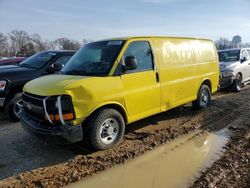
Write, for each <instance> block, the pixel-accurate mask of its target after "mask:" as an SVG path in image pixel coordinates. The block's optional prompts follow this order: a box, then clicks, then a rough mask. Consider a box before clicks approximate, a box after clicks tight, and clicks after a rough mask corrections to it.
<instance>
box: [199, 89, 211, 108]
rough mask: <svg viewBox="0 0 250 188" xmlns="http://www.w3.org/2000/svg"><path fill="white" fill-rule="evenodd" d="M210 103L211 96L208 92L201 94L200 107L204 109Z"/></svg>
mask: <svg viewBox="0 0 250 188" xmlns="http://www.w3.org/2000/svg"><path fill="white" fill-rule="evenodd" d="M208 101H209V94H208V91H206V90H204V91H202V93H201V101H200V105H201V106H202V107H206V106H207V104H208Z"/></svg>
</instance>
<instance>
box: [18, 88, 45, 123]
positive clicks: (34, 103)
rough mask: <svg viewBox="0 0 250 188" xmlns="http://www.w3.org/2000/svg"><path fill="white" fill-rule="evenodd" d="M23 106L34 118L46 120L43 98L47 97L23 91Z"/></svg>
mask: <svg viewBox="0 0 250 188" xmlns="http://www.w3.org/2000/svg"><path fill="white" fill-rule="evenodd" d="M22 97H23V107H24V110H25V112H26V114H27V115H28V116H29V117H30V118H32V119H34V120H38V121H41V122H44V121H45V118H44V114H45V113H44V109H43V99H44V98H45V97H42V96H37V95H33V94H30V93H26V92H25V93H23V96H22Z"/></svg>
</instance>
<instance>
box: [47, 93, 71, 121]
mask: <svg viewBox="0 0 250 188" xmlns="http://www.w3.org/2000/svg"><path fill="white" fill-rule="evenodd" d="M46 105H47V112H48V114H49V117H50V119H51V120H52V121H60V120H61V119H60V112H61V116H62V117H61V118H62V119H63V120H65V121H69V120H73V119H75V111H74V106H73V102H72V99H71V96H69V95H61V96H60V97H59V96H52V97H49V98H48V99H47V101H46Z"/></svg>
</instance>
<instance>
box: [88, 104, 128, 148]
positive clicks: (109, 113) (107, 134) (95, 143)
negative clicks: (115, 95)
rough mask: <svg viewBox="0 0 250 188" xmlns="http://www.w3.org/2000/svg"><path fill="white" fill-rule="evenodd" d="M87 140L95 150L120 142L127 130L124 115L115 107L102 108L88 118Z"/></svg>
mask: <svg viewBox="0 0 250 188" xmlns="http://www.w3.org/2000/svg"><path fill="white" fill-rule="evenodd" d="M86 126H87V127H86V128H87V131H86V133H87V134H86V136H87V142H88V143H89V144H90V146H91V148H93V149H94V150H96V151H98V150H105V149H109V148H112V147H114V146H115V145H116V144H118V143H119V142H120V141H121V139H122V137H123V134H124V131H125V122H124V119H123V117H122V115H121V114H120V113H119V112H118V111H117V110H115V109H110V108H106V109H102V110H100V111H97V112H96V113H95V114H93V115H92V116H91V117H90V118H89V119H88V120H87V125H86Z"/></svg>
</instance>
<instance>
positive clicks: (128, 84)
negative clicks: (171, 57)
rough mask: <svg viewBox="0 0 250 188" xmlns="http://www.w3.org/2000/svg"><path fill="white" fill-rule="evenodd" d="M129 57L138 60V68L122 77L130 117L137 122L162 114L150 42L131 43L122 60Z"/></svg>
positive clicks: (158, 84) (158, 85) (159, 91)
mask: <svg viewBox="0 0 250 188" xmlns="http://www.w3.org/2000/svg"><path fill="white" fill-rule="evenodd" d="M127 56H134V57H136V59H137V68H136V69H135V70H128V71H126V72H125V74H123V75H122V76H121V81H122V84H123V91H124V97H125V105H126V109H127V111H128V116H129V119H130V121H135V120H138V119H141V118H144V117H147V116H150V115H153V114H156V113H159V112H160V103H161V90H160V83H159V80H158V73H157V70H156V68H155V64H154V61H153V54H152V50H151V47H150V44H149V42H148V41H135V42H131V43H130V44H129V46H128V47H127V49H126V51H125V53H124V55H123V58H122V59H123V60H125V59H126V57H127Z"/></svg>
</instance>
